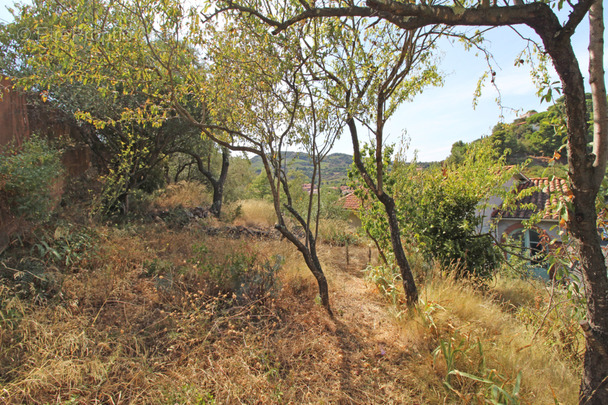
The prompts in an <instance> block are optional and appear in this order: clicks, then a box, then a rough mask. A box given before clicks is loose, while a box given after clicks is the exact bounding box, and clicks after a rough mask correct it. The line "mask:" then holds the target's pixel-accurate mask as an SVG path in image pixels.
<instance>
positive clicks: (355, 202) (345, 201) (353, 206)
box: [337, 191, 362, 227]
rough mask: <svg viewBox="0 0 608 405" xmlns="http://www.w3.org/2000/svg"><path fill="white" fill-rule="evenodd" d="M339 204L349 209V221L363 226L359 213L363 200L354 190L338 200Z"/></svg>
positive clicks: (357, 225)
mask: <svg viewBox="0 0 608 405" xmlns="http://www.w3.org/2000/svg"><path fill="white" fill-rule="evenodd" d="M337 203H338V205H340V206H342V207H343V208H344V209H346V210H348V221H349V222H350V223H351V224H352V225H354V226H356V227H360V226H361V219H360V218H359V216H358V215H357V213H358V211H359V209H360V208H361V205H362V202H361V199H360V198H359V197H357V196H356V195H355V192H354V191H351V192H350V193H348V194H346V195H345V196H344V197H342V198H340V199H339V200H338V202H337Z"/></svg>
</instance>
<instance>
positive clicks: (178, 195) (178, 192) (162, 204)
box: [151, 180, 211, 209]
mask: <svg viewBox="0 0 608 405" xmlns="http://www.w3.org/2000/svg"><path fill="white" fill-rule="evenodd" d="M210 204H211V196H210V194H209V191H208V190H207V187H206V186H205V185H204V184H202V183H199V182H192V181H185V180H182V181H180V182H178V183H176V184H170V185H168V186H167V187H166V188H165V189H163V190H162V191H161V192H159V193H158V194H157V195H156V196H154V198H153V200H152V204H151V206H152V208H156V209H169V208H175V207H178V206H181V207H184V208H195V207H200V206H208V205H210Z"/></svg>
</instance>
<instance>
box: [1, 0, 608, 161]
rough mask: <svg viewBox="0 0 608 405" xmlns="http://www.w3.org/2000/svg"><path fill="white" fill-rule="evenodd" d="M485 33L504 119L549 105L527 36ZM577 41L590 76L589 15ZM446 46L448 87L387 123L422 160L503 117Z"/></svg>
mask: <svg viewBox="0 0 608 405" xmlns="http://www.w3.org/2000/svg"><path fill="white" fill-rule="evenodd" d="M12 3H13V1H12V0H0V21H1V22H8V21H9V20H10V19H11V17H10V14H9V13H8V12H7V11H6V6H8V5H11V4H12ZM518 29H519V30H520V33H523V34H524V36H529V37H531V38H533V39H537V37H536V36H535V35H534V34H533V33H531V31H530V30H526V29H525V27H521V28H518ZM486 37H487V38H488V39H489V41H490V42H489V44H490V50H491V51H493V53H494V57H495V58H496V67H495V69H496V72H497V75H496V83H497V85H498V87H499V89H500V92H501V97H502V105H503V107H507V108H506V109H503V110H502V113H503V115H504V121H506V122H511V121H512V120H513V119H514V118H516V117H517V114H518V113H525V112H527V111H529V110H537V111H543V110H545V109H546V108H547V107H548V104H546V103H544V104H541V103H540V101H539V98H538V97H537V96H536V89H535V87H534V84H533V83H532V80H531V79H530V74H529V70H528V69H527V68H526V67H515V66H514V61H515V59H516V57H517V55H518V54H519V53H520V52H521V50H522V49H523V48H524V46H525V43H524V41H523V40H522V39H521V38H520V37H519V36H518V35H517V34H516V33H515V32H514V31H513V30H512V29H510V28H499V29H495V30H493V31H492V32H490V33H488V34H487V35H486ZM573 44H574V47H575V52H576V53H577V55H578V56H579V63H580V65H581V70H582V72H583V75H584V76H585V77H587V76H588V73H587V65H588V56H587V55H588V52H587V46H588V29H587V24H586V20H585V22H584V23H583V24H582V25H581V27H579V30H578V31H577V33H576V34H575V36H574V39H573ZM441 52H442V55H441V56H440V61H439V64H440V68H441V71H442V72H443V73H444V74H445V81H444V85H443V87H439V88H428V89H426V90H425V91H424V93H423V94H421V95H419V96H417V97H416V98H415V99H414V100H413V101H412V102H410V103H406V104H404V105H403V106H402V107H401V108H400V109H399V110H398V111H397V113H396V114H395V116H394V117H393V118H392V119H391V121H390V122H389V125H388V127H387V132H388V133H389V134H390V136H389V137H388V139H387V142H388V143H400V142H401V139H402V135H403V134H404V133H405V134H406V137H407V139H409V142H410V148H409V150H410V153H409V154H408V155H409V156H411V155H413V151H414V150H416V151H417V153H418V160H419V161H436V160H442V159H444V158H445V157H446V156H448V155H449V153H450V149H451V147H452V144H453V143H454V142H456V141H459V140H462V141H465V142H468V141H472V140H474V139H477V138H479V137H481V136H484V135H489V134H490V133H491V131H492V127H493V126H494V125H495V124H496V123H497V122H499V121H500V120H501V109H500V107H499V106H498V105H497V104H496V101H495V100H496V97H497V96H498V93H497V92H496V90H495V89H494V88H493V87H491V86H489V85H487V86H486V87H485V89H484V92H483V94H482V97H481V98H480V99H479V100H478V105H477V108H476V109H473V92H474V91H475V87H476V84H477V80H478V79H479V78H480V77H481V75H482V74H483V72H484V71H486V70H487V64H486V61H485V59H484V58H482V57H476V56H475V53H474V52H473V51H471V52H465V51H464V50H463V49H462V47H461V46H460V45H455V46H451V45H450V44H448V43H447V42H446V44H445V46H442V47H441ZM607 59H608V58H607ZM607 65H608V63H607ZM488 84H489V83H488ZM509 108H511V109H514V110H510V109H509ZM363 136H365V134H363ZM334 151H335V152H344V153H352V146H351V143H350V138H349V137H348V136H343V137H342V139H340V140H339V141H338V142H337V143H336V145H335V147H334Z"/></svg>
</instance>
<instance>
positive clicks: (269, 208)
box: [234, 200, 277, 227]
mask: <svg viewBox="0 0 608 405" xmlns="http://www.w3.org/2000/svg"><path fill="white" fill-rule="evenodd" d="M236 204H237V205H238V206H240V215H238V216H237V217H236V218H235V220H234V224H235V225H243V226H260V227H270V226H274V224H275V223H276V218H277V217H276V214H275V212H274V206H273V205H272V203H270V202H268V201H264V200H242V201H238V202H237V203H236Z"/></svg>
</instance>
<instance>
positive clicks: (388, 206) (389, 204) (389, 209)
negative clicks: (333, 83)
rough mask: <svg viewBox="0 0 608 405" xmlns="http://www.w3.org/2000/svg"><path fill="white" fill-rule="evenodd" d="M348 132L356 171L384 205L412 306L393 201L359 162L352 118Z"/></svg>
mask: <svg viewBox="0 0 608 405" xmlns="http://www.w3.org/2000/svg"><path fill="white" fill-rule="evenodd" d="M346 123H347V125H348V128H349V130H350V135H351V139H352V142H353V151H354V153H353V161H354V162H355V166H357V170H359V173H360V174H361V177H363V180H364V181H365V183H366V185H367V187H368V188H369V189H370V190H371V191H372V192H373V193H374V194H375V195H376V197H377V198H378V200H380V202H381V203H382V204H383V205H384V210H385V212H386V215H387V216H388V225H389V229H390V232H391V244H392V246H393V254H394V255H395V262H397V266H399V271H400V273H401V278H402V279H403V289H404V291H405V301H406V303H407V305H408V306H411V305H414V304H416V303H417V302H418V289H417V288H416V282H415V281H414V276H413V275H412V270H411V268H410V264H409V262H408V260H407V257H406V256H405V252H404V251H403V245H402V244H401V231H400V229H399V221H398V220H397V213H396V211H395V200H393V198H392V197H391V196H389V195H388V194H386V193H385V192H384V191H383V190H380V189H379V188H378V186H377V185H376V184H374V182H373V180H372V179H371V177H370V175H369V173H367V170H366V169H365V165H364V164H363V161H362V160H361V152H360V149H359V136H358V134H357V127H356V124H355V120H354V118H352V117H351V118H349V119H348V120H347V121H346Z"/></svg>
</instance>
